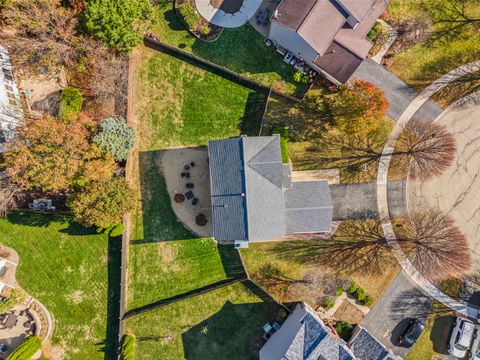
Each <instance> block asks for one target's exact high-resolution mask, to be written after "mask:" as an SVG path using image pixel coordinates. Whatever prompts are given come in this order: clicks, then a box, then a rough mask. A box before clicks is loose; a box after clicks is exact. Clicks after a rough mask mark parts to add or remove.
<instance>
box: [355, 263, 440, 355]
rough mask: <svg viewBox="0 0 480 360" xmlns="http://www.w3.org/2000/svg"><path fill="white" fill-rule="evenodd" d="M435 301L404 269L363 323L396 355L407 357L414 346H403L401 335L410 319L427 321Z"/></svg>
mask: <svg viewBox="0 0 480 360" xmlns="http://www.w3.org/2000/svg"><path fill="white" fill-rule="evenodd" d="M431 303H432V301H431V299H430V298H428V297H427V296H426V295H424V293H423V292H422V291H421V290H420V289H418V288H417V287H416V286H415V285H414V284H413V283H412V282H411V281H410V279H409V278H408V276H407V275H406V274H405V273H404V272H403V271H402V272H400V274H398V276H397V277H396V279H395V280H394V281H393V282H392V284H391V285H390V287H389V288H388V289H387V291H386V292H385V293H384V294H383V296H382V297H381V298H380V299H379V300H378V301H377V302H376V303H375V306H374V307H373V309H372V310H370V312H369V313H368V314H367V316H366V317H365V319H363V321H362V322H361V325H362V326H363V327H364V328H366V329H367V330H368V332H369V333H370V334H372V335H373V336H374V337H375V338H377V340H378V341H380V342H381V343H382V344H383V345H385V346H386V347H387V348H388V349H390V350H391V351H392V352H393V353H394V354H396V355H398V356H401V357H402V358H405V356H406V355H407V354H408V352H409V351H410V350H411V348H405V347H402V346H400V344H399V343H398V336H399V335H400V334H401V333H402V331H403V330H404V329H405V326H406V324H407V323H408V320H409V319H412V318H414V319H418V320H420V321H422V322H423V323H425V321H426V318H427V316H428V314H429V312H430V308H431ZM419 360H423V359H419Z"/></svg>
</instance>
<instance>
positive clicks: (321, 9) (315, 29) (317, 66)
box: [268, 0, 390, 83]
mask: <svg viewBox="0 0 480 360" xmlns="http://www.w3.org/2000/svg"><path fill="white" fill-rule="evenodd" d="M389 1H390V0H283V1H282V2H281V4H280V5H279V6H278V8H277V9H276V11H275V12H274V14H273V15H272V18H271V21H270V30H269V34H268V39H270V40H271V41H272V42H273V44H274V45H275V46H276V47H277V50H278V51H279V52H280V53H282V54H285V53H286V52H287V51H289V52H291V53H293V54H294V55H295V56H296V57H297V58H299V59H302V60H304V61H305V63H307V64H308V65H309V66H310V67H311V68H313V69H314V70H316V71H318V72H320V73H322V74H323V75H324V76H325V77H326V78H328V79H329V80H330V81H333V82H334V83H345V82H347V81H348V79H349V78H350V77H351V75H352V74H353V73H354V72H355V70H356V69H357V68H358V67H359V66H360V64H361V63H362V61H363V60H364V59H365V58H366V57H367V55H368V52H369V51H370V49H371V47H372V46H373V43H372V42H371V41H369V40H368V39H367V38H366V36H367V34H368V32H369V31H370V29H371V28H372V27H373V25H374V24H375V21H376V20H377V19H378V17H379V16H380V14H381V13H382V12H383V11H384V10H385V8H386V7H387V5H388V3H389Z"/></svg>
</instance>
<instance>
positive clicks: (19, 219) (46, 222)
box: [7, 211, 97, 236]
mask: <svg viewBox="0 0 480 360" xmlns="http://www.w3.org/2000/svg"><path fill="white" fill-rule="evenodd" d="M7 219H8V221H9V222H10V223H12V224H16V225H23V226H32V227H43V228H48V227H49V226H50V225H51V224H52V223H62V224H64V225H66V227H62V228H61V229H60V230H59V232H61V233H64V234H68V235H72V236H86V235H95V234H97V230H96V228H92V227H89V228H87V227H85V226H83V225H80V224H78V223H76V222H74V221H73V220H72V217H71V216H68V215H59V214H55V213H39V212H34V211H14V212H12V213H10V214H9V215H8V217H7Z"/></svg>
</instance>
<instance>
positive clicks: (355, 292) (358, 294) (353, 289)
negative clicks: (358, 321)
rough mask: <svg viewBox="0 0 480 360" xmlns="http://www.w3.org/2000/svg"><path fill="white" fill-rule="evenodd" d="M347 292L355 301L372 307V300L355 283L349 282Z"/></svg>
mask: <svg viewBox="0 0 480 360" xmlns="http://www.w3.org/2000/svg"><path fill="white" fill-rule="evenodd" d="M348 292H349V294H350V295H352V296H353V297H354V298H355V299H357V300H358V301H360V302H362V304H363V305H365V306H372V305H373V298H372V297H371V296H370V295H368V294H367V293H366V291H365V290H363V289H362V288H361V287H360V286H358V285H357V283H356V282H355V281H353V280H352V281H351V282H350V285H349V287H348Z"/></svg>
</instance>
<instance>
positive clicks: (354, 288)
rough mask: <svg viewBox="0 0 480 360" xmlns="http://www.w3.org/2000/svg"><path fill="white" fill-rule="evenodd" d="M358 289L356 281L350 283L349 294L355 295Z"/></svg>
mask: <svg viewBox="0 0 480 360" xmlns="http://www.w3.org/2000/svg"><path fill="white" fill-rule="evenodd" d="M357 289H358V285H357V283H356V282H355V281H353V280H352V281H350V285H349V286H348V293H349V294H351V295H353V294H355V292H356V291H357Z"/></svg>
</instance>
